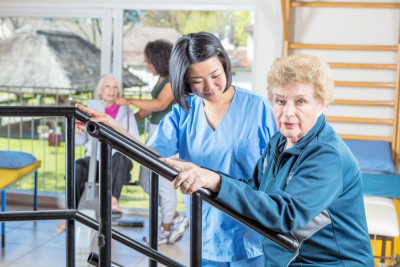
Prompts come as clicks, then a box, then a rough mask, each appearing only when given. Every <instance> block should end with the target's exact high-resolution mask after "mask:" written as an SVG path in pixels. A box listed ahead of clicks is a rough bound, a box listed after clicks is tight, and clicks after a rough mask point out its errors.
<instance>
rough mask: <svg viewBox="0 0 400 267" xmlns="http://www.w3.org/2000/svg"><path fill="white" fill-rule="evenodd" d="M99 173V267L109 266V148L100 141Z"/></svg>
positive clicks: (110, 235) (110, 229)
mask: <svg viewBox="0 0 400 267" xmlns="http://www.w3.org/2000/svg"><path fill="white" fill-rule="evenodd" d="M99 166H100V171H99V200H100V205H99V215H100V216H99V234H98V243H97V246H98V247H99V254H100V261H99V266H100V267H108V266H111V240H112V228H111V192H112V191H111V179H112V177H111V146H110V145H109V144H108V143H107V142H106V141H100V164H99Z"/></svg>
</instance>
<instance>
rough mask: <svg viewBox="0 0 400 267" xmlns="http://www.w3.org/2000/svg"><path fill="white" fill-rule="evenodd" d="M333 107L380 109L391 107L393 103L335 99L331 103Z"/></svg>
mask: <svg viewBox="0 0 400 267" xmlns="http://www.w3.org/2000/svg"><path fill="white" fill-rule="evenodd" d="M332 104H335V105H350V106H382V107H393V106H394V101H372V100H344V99H335V100H333V103H332Z"/></svg>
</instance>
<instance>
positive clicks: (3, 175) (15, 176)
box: [0, 160, 42, 247]
mask: <svg viewBox="0 0 400 267" xmlns="http://www.w3.org/2000/svg"><path fill="white" fill-rule="evenodd" d="M41 164H42V162H41V161H40V160H37V161H35V162H34V163H32V164H30V165H27V166H25V167H22V168H19V169H0V193H1V212H4V211H6V188H7V187H8V186H10V185H11V184H13V183H15V182H16V181H18V180H19V179H21V178H24V177H25V176H26V175H28V174H30V173H32V172H35V188H34V194H33V209H34V210H37V178H38V173H37V169H38V168H39V167H40V165H41ZM5 230H6V229H5V223H4V222H2V223H1V240H2V247H4V246H5Z"/></svg>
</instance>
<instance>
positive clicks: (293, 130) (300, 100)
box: [272, 83, 326, 148]
mask: <svg viewBox="0 0 400 267" xmlns="http://www.w3.org/2000/svg"><path fill="white" fill-rule="evenodd" d="M273 93H274V95H273V103H272V107H273V110H274V116H275V122H276V125H277V126H278V129H279V131H280V132H281V133H282V134H283V135H284V136H285V137H286V138H287V140H288V144H287V147H288V148H289V147H292V146H293V145H294V144H295V143H296V142H297V141H298V140H299V139H300V138H302V137H303V136H305V135H306V134H307V133H308V132H309V131H310V130H311V128H312V127H313V126H314V125H315V123H316V122H317V119H318V117H319V116H320V115H321V114H322V112H323V111H324V109H325V107H326V103H324V102H322V101H321V100H320V99H318V98H316V96H315V90H314V86H313V85H312V84H298V83H296V84H289V85H285V86H281V87H277V88H274V91H273Z"/></svg>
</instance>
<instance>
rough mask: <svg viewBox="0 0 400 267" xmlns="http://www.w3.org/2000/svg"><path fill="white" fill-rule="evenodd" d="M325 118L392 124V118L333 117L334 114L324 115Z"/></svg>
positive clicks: (339, 120) (337, 120)
mask: <svg viewBox="0 0 400 267" xmlns="http://www.w3.org/2000/svg"><path fill="white" fill-rule="evenodd" d="M325 118H326V120H327V121H334V122H352V123H373V124H388V125H393V120H392V119H371V118H353V117H335V116H326V117H325Z"/></svg>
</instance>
